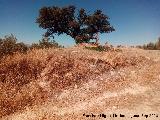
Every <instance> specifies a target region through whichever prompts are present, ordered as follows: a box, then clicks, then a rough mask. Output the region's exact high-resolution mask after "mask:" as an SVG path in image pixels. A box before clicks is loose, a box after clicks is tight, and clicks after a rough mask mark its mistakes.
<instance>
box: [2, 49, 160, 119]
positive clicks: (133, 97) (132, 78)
mask: <svg viewBox="0 0 160 120" xmlns="http://www.w3.org/2000/svg"><path fill="white" fill-rule="evenodd" d="M137 54H139V53H137ZM141 54H142V53H141ZM143 55H145V56H146V57H148V59H150V62H149V63H147V64H146V65H145V66H141V65H139V66H136V67H127V68H122V69H119V70H116V71H109V72H107V73H105V74H103V75H101V76H97V78H95V79H94V80H90V81H89V82H88V83H85V84H84V85H82V86H81V87H78V88H77V86H75V88H70V89H67V90H64V91H63V92H62V93H59V94H57V95H55V96H53V98H52V99H51V100H50V101H48V102H46V103H45V104H44V105H42V106H34V107H33V108H32V109H31V108H28V109H26V110H25V111H22V112H18V113H15V114H13V115H11V116H7V117H5V118H2V120H61V119H62V120H72V119H74V120H75V119H76V120H83V119H84V120H85V119H87V120H93V119H94V120H96V119H104V120H105V119H106V120H130V119H133V120H144V119H146V117H147V115H148V118H147V120H159V119H160V87H159V86H160V59H159V58H160V55H159V53H158V52H156V53H154V51H153V52H150V51H149V52H143ZM155 56H157V57H155ZM100 114H104V115H103V117H100V116H99V115H100ZM113 114H116V115H118V116H117V117H113ZM120 114H121V115H125V117H120ZM87 115H89V117H87ZM94 115H95V117H94ZM105 115H106V118H105ZM134 115H139V117H133V116H134ZM158 115H159V116H158Z"/></svg>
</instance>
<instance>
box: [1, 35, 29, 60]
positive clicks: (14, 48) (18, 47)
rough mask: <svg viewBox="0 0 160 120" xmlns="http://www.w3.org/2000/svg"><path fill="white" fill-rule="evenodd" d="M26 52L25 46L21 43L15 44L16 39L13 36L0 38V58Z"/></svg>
mask: <svg viewBox="0 0 160 120" xmlns="http://www.w3.org/2000/svg"><path fill="white" fill-rule="evenodd" d="M27 50H28V47H27V45H25V44H24V43H23V42H21V43H17V38H16V37H15V36H14V35H12V34H11V35H7V36H5V37H4V38H0V56H1V58H2V57H3V56H5V55H13V54H14V53H15V52H21V53H25V52H26V51H27Z"/></svg>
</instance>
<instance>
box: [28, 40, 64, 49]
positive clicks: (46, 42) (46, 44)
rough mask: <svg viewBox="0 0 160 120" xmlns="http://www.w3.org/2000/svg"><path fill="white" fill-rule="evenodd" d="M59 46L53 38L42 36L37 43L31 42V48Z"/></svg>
mask: <svg viewBox="0 0 160 120" xmlns="http://www.w3.org/2000/svg"><path fill="white" fill-rule="evenodd" d="M60 47H62V46H60V45H59V44H58V43H57V42H56V41H55V40H52V41H51V40H50V38H47V37H45V38H42V40H40V41H39V43H33V44H32V45H31V47H30V48H31V49H33V48H34V49H45V48H60Z"/></svg>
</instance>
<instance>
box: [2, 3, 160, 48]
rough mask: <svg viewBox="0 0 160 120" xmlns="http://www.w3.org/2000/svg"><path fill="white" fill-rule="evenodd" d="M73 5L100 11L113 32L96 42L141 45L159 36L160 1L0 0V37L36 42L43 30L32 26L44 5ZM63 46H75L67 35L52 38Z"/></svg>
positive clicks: (90, 10) (101, 35)
mask: <svg viewBox="0 0 160 120" xmlns="http://www.w3.org/2000/svg"><path fill="white" fill-rule="evenodd" d="M67 5H75V6H76V7H77V9H80V8H84V9H86V10H87V11H89V13H93V12H94V11H95V10H96V9H100V10H102V11H103V13H104V14H106V15H107V16H109V17H110V19H109V21H110V23H111V25H112V26H113V27H114V28H115V30H116V31H114V32H112V33H105V34H100V43H101V44H104V43H105V42H108V43H110V44H112V45H119V44H121V45H142V44H144V43H148V42H155V41H156V40H157V39H158V37H160V7H159V6H160V0H0V29H1V30H0V38H3V37H4V36H5V35H9V34H11V33H12V34H13V35H15V36H16V38H17V39H18V41H19V42H24V43H27V44H31V43H33V42H38V41H39V40H40V39H41V38H42V34H44V33H45V31H46V30H44V29H42V28H39V26H38V24H37V23H35V21H36V18H37V17H38V15H39V9H40V8H42V7H44V6H59V7H63V6H67ZM55 40H56V41H57V42H58V43H59V44H61V45H64V46H72V45H74V44H75V42H74V39H72V38H71V37H70V36H66V35H61V36H56V37H55Z"/></svg>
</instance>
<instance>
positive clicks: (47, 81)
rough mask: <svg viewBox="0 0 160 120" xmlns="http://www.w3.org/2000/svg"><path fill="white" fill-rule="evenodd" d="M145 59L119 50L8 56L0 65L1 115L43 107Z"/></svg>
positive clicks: (76, 49)
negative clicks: (69, 91)
mask: <svg viewBox="0 0 160 120" xmlns="http://www.w3.org/2000/svg"><path fill="white" fill-rule="evenodd" d="M145 60H146V59H145V58H144V57H142V56H139V57H135V56H134V55H130V56H125V55H124V54H123V52H122V51H119V52H116V51H108V52H97V51H92V50H86V49H83V48H68V49H65V48H59V49H39V50H37V49H36V50H31V51H28V52H27V54H22V53H17V54H15V55H14V56H8V57H6V58H3V59H2V60H1V62H0V116H1V117H2V116H6V115H9V114H12V113H15V112H17V111H19V110H23V109H25V108H26V107H28V106H34V105H38V104H42V103H44V102H45V101H47V99H49V98H50V97H51V96H53V95H54V94H55V93H57V92H61V91H63V90H64V89H67V88H69V87H70V88H71V87H73V86H75V85H76V86H80V85H81V83H84V82H87V81H89V80H90V79H92V78H95V76H97V75H101V74H103V73H105V72H107V71H109V70H112V69H118V68H122V67H126V66H135V65H136V64H137V63H139V62H141V63H142V62H144V61H145Z"/></svg>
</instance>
